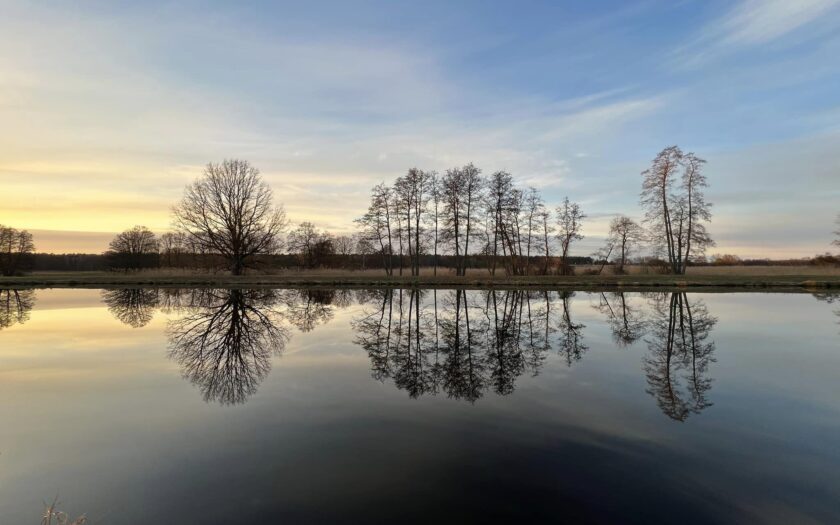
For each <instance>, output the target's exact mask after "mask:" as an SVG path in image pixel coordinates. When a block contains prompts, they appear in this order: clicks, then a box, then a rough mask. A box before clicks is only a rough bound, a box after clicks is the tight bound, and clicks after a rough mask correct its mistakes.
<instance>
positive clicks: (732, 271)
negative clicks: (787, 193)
mask: <svg viewBox="0 0 840 525" xmlns="http://www.w3.org/2000/svg"><path fill="white" fill-rule="evenodd" d="M588 269H590V268H587V267H577V268H576V270H577V275H574V276H558V275H528V276H506V275H505V274H504V271H503V270H501V271H497V272H496V275H495V276H492V275H490V273H489V272H488V271H487V270H485V269H471V270H469V271H468V272H467V275H466V276H464V277H459V276H456V275H455V274H454V272H451V271H449V270H446V269H443V270H441V269H438V274H437V276H435V275H433V269H432V268H423V269H422V271H421V275H420V277H412V276H411V275H409V274H408V271H405V272H404V274H403V276H399V275H394V276H391V277H389V276H386V275H385V272H384V271H382V270H366V271H350V270H336V269H329V270H305V271H299V270H285V271H278V272H273V273H270V274H268V273H256V272H254V273H249V274H247V275H243V276H231V275H229V274H227V273H222V272H218V273H212V272H201V271H172V270H149V271H143V272H132V273H117V272H63V273H59V272H52V273H46V272H45V273H35V274H32V275H27V276H22V277H0V288H21V287H86V288H103V287H140V286H154V287H205V286H212V287H258V286H262V287H309V286H329V287H337V286H352V287H357V288H363V287H379V286H424V287H439V288H452V287H455V286H458V287H465V288H487V287H498V288H501V287H506V288H542V289H559V288H565V289H570V290H588V289H596V290H597V289H608V288H616V287H620V288H622V289H623V290H627V291H630V290H646V289H659V290H662V289H665V288H679V289H686V288H703V289H706V290H708V289H711V288H718V289H721V290H725V289H756V288H768V289H769V288H772V289H774V290H779V289H788V290H791V291H795V290H801V289H817V288H819V289H823V288H840V270H838V269H837V268H834V267H819V266H775V267H774V266H729V267H721V266H710V267H697V268H690V271H689V273H688V275H663V274H657V273H653V272H650V271H648V272H647V273H645V271H644V270H645V269H644V268H638V267H629V268H628V269H629V273H628V274H627V275H611V274H609V273H607V272H606V271H605V272H604V274H603V275H593V274H592V273H590V272H587V270H588Z"/></svg>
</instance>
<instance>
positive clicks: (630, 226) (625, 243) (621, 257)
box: [607, 215, 644, 273]
mask: <svg viewBox="0 0 840 525" xmlns="http://www.w3.org/2000/svg"><path fill="white" fill-rule="evenodd" d="M642 239H644V230H643V229H642V227H641V226H639V225H638V224H637V223H636V221H634V220H633V219H631V218H630V217H627V216H625V215H619V216H618V217H616V218H615V219H613V220H612V222H611V223H610V234H609V237H608V238H607V244H608V245H612V246H614V247H615V249H616V251H617V252H618V253H617V255H618V265H617V266H616V272H617V273H624V265H625V264H626V263H627V257H629V256H630V253H632V250H633V249H634V248H635V247H636V246H638V244H639V243H640V242H641V241H642Z"/></svg>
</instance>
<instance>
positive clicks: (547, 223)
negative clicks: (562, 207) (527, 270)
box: [537, 207, 554, 275]
mask: <svg viewBox="0 0 840 525" xmlns="http://www.w3.org/2000/svg"><path fill="white" fill-rule="evenodd" d="M537 217H538V218H539V222H540V223H541V225H542V234H543V238H542V250H543V268H542V274H543V275H547V274H548V269H549V267H550V266H551V242H550V239H551V234H552V233H554V227H553V226H552V225H551V211H550V210H549V209H548V208H546V207H543V208H542V209H541V210H539V211H538V212H537Z"/></svg>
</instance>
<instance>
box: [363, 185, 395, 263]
mask: <svg viewBox="0 0 840 525" xmlns="http://www.w3.org/2000/svg"><path fill="white" fill-rule="evenodd" d="M391 212H392V210H391V189H390V188H388V187H387V186H386V185H385V184H384V183H382V184H378V185H376V186H374V187H373V189H372V190H371V195H370V206H368V211H367V213H365V214H364V215H363V216H362V217H361V218H359V219H356V224H358V225H359V227H360V228H361V236H362V238H364V239H366V240H367V241H368V242H369V243H371V244H373V245H378V246H379V253H381V254H382V266H383V267H384V268H385V274H386V275H393V273H394V244H393V233H392V226H391V219H392V213H391Z"/></svg>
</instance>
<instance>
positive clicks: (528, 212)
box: [524, 188, 545, 274]
mask: <svg viewBox="0 0 840 525" xmlns="http://www.w3.org/2000/svg"><path fill="white" fill-rule="evenodd" d="M544 209H545V204H544V203H543V200H542V197H540V193H539V191H537V189H536V188H528V191H527V193H525V202H524V212H525V223H526V232H527V233H526V234H525V261H526V262H525V273H526V274H527V273H529V272H530V268H531V253H533V252H536V251H537V250H538V249H539V240H538V238H537V234H539V231H540V226H541V223H540V213H541V212H542V211H543V210H544Z"/></svg>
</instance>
